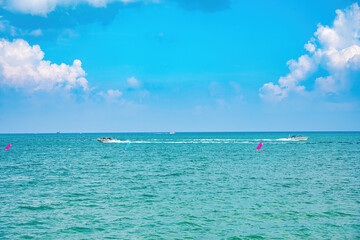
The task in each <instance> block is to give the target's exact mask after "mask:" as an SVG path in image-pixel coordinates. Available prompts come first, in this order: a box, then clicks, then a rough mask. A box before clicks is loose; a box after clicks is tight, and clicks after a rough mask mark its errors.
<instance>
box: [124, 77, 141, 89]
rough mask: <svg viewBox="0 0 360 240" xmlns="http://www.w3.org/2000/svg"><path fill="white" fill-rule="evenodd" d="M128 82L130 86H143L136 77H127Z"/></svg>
mask: <svg viewBox="0 0 360 240" xmlns="http://www.w3.org/2000/svg"><path fill="white" fill-rule="evenodd" d="M126 83H127V86H128V87H129V88H138V87H140V86H141V83H140V81H139V80H137V79H136V78H135V77H130V78H128V79H126Z"/></svg>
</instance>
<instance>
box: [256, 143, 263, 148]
mask: <svg viewBox="0 0 360 240" xmlns="http://www.w3.org/2000/svg"><path fill="white" fill-rule="evenodd" d="M262 145H263V143H262V142H261V143H259V145H258V146H257V148H256V150H260V148H261V147H262Z"/></svg>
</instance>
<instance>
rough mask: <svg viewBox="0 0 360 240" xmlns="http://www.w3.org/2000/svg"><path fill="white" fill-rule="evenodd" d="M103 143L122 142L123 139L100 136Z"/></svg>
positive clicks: (99, 139)
mask: <svg viewBox="0 0 360 240" xmlns="http://www.w3.org/2000/svg"><path fill="white" fill-rule="evenodd" d="M97 140H98V141H99V142H101V143H122V142H123V141H120V140H117V139H115V138H98V139H97Z"/></svg>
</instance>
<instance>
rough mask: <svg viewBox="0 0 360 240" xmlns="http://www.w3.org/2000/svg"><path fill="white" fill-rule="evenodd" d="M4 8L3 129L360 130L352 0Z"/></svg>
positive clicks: (357, 13)
mask: <svg viewBox="0 0 360 240" xmlns="http://www.w3.org/2000/svg"><path fill="white" fill-rule="evenodd" d="M0 7H1V9H0V16H1V18H0V133H19V132H28V133H33V132H56V131H62V132H133V131H134V132H142V131H150V132H156V131H327V130H328V131H329V130H330V131H337V130H340V131H344V130H345V131H359V130H360V125H359V122H360V107H359V103H360V99H359V97H360V95H359V93H360V84H359V80H360V39H359V37H360V10H359V6H358V3H356V2H354V1H347V0H329V1H281V0H275V1H271V2H269V1H265V0H256V1H230V0H229V1H226V0H222V1H221V0H208V1H205V0H193V1H190V0H168V1H165V0H160V1H151V0H147V1H141V0H139V1H128V0H127V1H125V0H118V1H109V0H97V1H95V0H82V1H73V0H66V1H57V0H44V1H36V2H33V1H28V0H12V1H10V0H8V1H6V0H5V1H0Z"/></svg>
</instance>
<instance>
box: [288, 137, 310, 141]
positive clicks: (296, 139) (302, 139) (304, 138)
mask: <svg viewBox="0 0 360 240" xmlns="http://www.w3.org/2000/svg"><path fill="white" fill-rule="evenodd" d="M290 139H291V141H306V140H308V137H303V136H292V137H291V138H290Z"/></svg>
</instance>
